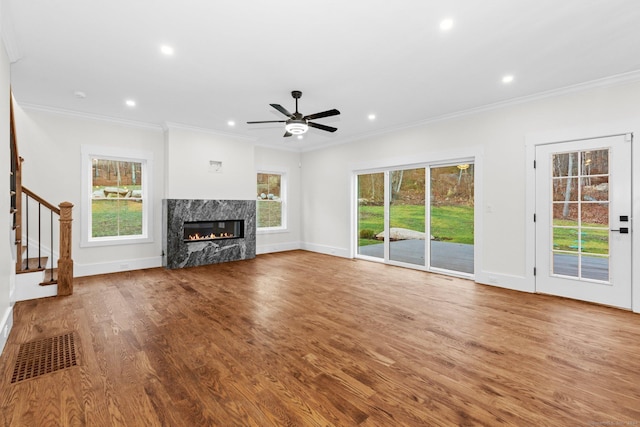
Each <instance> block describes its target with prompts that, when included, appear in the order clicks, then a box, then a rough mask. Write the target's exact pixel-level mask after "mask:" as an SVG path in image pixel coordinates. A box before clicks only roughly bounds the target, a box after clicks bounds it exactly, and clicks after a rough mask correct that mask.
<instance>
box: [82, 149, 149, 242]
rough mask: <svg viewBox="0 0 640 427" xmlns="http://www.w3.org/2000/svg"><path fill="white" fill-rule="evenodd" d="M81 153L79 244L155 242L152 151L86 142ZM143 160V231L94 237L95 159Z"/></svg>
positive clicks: (140, 161) (139, 161)
mask: <svg viewBox="0 0 640 427" xmlns="http://www.w3.org/2000/svg"><path fill="white" fill-rule="evenodd" d="M81 153H82V162H81V163H82V173H81V174H82V178H81V188H82V190H81V191H82V198H81V203H82V205H81V218H80V234H81V238H80V247H98V246H113V245H128V244H138V243H150V242H153V240H154V239H153V233H152V229H153V227H152V224H153V200H152V199H151V194H153V192H152V184H153V183H152V181H151V177H152V176H153V153H151V152H148V151H138V150H128V149H122V148H114V147H101V146H91V145H83V146H82V147H81ZM96 157H97V158H100V159H107V160H117V161H124V162H137V163H142V190H141V191H142V203H143V209H142V234H136V235H128V236H106V237H92V236H91V234H92V233H91V231H92V223H91V218H92V216H91V203H92V193H93V191H92V190H93V186H92V183H93V180H92V167H93V161H92V159H93V158H96Z"/></svg>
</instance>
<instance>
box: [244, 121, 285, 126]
mask: <svg viewBox="0 0 640 427" xmlns="http://www.w3.org/2000/svg"><path fill="white" fill-rule="evenodd" d="M286 122H287V121H286V120H266V121H262V122H247V124H248V125H253V124H256V123H286Z"/></svg>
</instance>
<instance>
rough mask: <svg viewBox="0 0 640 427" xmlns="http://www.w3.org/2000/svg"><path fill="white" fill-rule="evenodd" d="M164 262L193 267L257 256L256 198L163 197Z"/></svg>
mask: <svg viewBox="0 0 640 427" xmlns="http://www.w3.org/2000/svg"><path fill="white" fill-rule="evenodd" d="M162 220H163V224H162V228H163V230H162V231H163V242H162V244H163V246H162V249H163V257H162V262H163V265H164V266H165V267H167V268H183V267H196V266H200V265H208V264H217V263H221V262H228V261H239V260H245V259H251V258H255V256H256V202H255V200H193V199H165V200H163V201H162Z"/></svg>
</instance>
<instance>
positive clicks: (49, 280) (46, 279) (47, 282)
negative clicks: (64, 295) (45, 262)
mask: <svg viewBox="0 0 640 427" xmlns="http://www.w3.org/2000/svg"><path fill="white" fill-rule="evenodd" d="M57 284H58V269H57V268H54V269H53V278H51V270H47V271H46V272H45V274H44V280H43V281H42V282H40V286H49V285H57Z"/></svg>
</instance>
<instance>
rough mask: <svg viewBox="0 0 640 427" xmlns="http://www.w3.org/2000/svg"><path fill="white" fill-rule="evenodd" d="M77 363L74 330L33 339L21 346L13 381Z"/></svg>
mask: <svg viewBox="0 0 640 427" xmlns="http://www.w3.org/2000/svg"><path fill="white" fill-rule="evenodd" d="M77 364H78V363H77V358H76V345H75V339H74V335H73V332H70V333H66V334H64V335H60V336H57V337H51V338H43V339H39V340H36V341H31V342H28V343H25V344H22V345H21V346H20V350H19V351H18V359H17V360H16V366H15V368H14V369H13V376H12V377H11V383H12V384H13V383H17V382H20V381H24V380H28V379H30V378H34V377H37V376H40V375H44V374H48V373H51V372H55V371H59V370H61V369H66V368H70V367H72V366H76V365H77Z"/></svg>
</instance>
